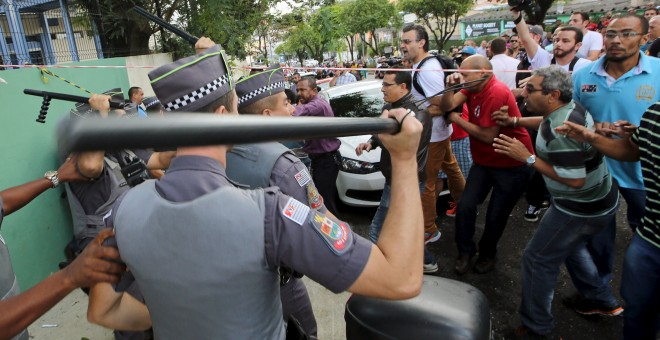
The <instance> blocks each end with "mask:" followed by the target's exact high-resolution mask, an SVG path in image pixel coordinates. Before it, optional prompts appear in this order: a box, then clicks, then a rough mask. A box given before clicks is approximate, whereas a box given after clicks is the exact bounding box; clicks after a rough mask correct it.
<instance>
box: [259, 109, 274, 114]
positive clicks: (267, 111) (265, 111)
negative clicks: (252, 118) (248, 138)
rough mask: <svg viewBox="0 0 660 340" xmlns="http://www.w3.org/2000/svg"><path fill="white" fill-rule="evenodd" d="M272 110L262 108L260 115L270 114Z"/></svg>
mask: <svg viewBox="0 0 660 340" xmlns="http://www.w3.org/2000/svg"><path fill="white" fill-rule="evenodd" d="M272 112H273V111H272V110H271V109H264V110H263V111H261V115H262V116H271V113H272Z"/></svg>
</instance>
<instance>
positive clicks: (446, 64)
mask: <svg viewBox="0 0 660 340" xmlns="http://www.w3.org/2000/svg"><path fill="white" fill-rule="evenodd" d="M433 58H435V59H437V60H438V62H440V66H441V67H442V70H443V72H444V73H445V79H443V80H442V82H443V84H444V83H446V82H447V80H446V79H447V76H449V75H450V74H454V73H456V71H445V70H456V69H458V65H456V63H455V62H454V60H453V59H452V58H450V57H448V56H446V55H440V54H438V55H432V56H428V57H426V58H424V59H422V61H421V62H420V63H419V65H417V68H418V69H419V68H422V65H424V63H425V62H426V61H427V60H429V59H433ZM418 75H419V71H418V72H415V75H414V76H413V80H412V83H413V87H414V88H415V90H417V92H419V94H421V95H422V96H424V97H426V94H425V93H424V89H422V86H421V85H419V81H418V80H417V76H418Z"/></svg>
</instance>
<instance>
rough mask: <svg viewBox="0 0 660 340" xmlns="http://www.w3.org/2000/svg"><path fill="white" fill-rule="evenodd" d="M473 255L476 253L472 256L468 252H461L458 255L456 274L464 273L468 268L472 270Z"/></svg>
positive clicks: (455, 267)
mask: <svg viewBox="0 0 660 340" xmlns="http://www.w3.org/2000/svg"><path fill="white" fill-rule="evenodd" d="M472 257H474V255H473V256H470V255H467V254H461V255H459V256H458V258H457V259H456V264H455V266H454V270H455V271H456V274H458V275H463V274H465V273H467V272H468V270H470V264H471V262H472Z"/></svg>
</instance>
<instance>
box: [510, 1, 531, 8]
mask: <svg viewBox="0 0 660 340" xmlns="http://www.w3.org/2000/svg"><path fill="white" fill-rule="evenodd" d="M531 4H532V0H509V7H511V8H512V9H514V10H516V11H522V10H524V9H526V8H528V7H529V6H530V5H531Z"/></svg>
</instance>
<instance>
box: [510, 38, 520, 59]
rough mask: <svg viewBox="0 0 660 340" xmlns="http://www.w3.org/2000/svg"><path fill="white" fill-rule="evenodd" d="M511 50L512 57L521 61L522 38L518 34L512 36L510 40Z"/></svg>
mask: <svg viewBox="0 0 660 340" xmlns="http://www.w3.org/2000/svg"><path fill="white" fill-rule="evenodd" d="M509 48H511V57H512V58H516V59H518V61H521V60H520V59H521V56H520V54H521V52H522V49H521V48H520V37H518V35H517V34H514V35H512V36H511V39H509Z"/></svg>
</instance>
